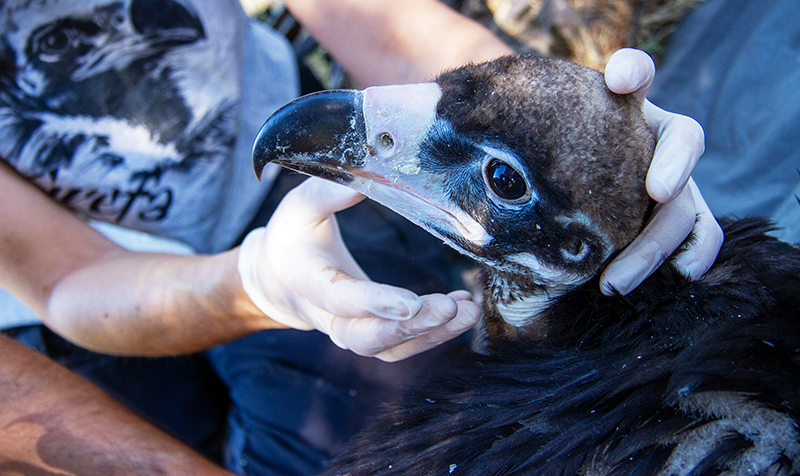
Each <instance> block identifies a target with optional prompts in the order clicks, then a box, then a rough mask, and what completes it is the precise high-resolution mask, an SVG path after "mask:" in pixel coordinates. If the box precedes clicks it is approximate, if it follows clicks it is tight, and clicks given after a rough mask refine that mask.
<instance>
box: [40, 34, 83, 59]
mask: <svg viewBox="0 0 800 476" xmlns="http://www.w3.org/2000/svg"><path fill="white" fill-rule="evenodd" d="M75 36H76V35H75V32H74V31H73V30H72V29H70V28H62V27H53V28H49V29H47V30H46V31H43V32H42V33H41V34H39V35H38V38H37V39H36V50H37V52H38V53H39V58H40V59H41V60H42V61H45V62H48V63H52V62H55V61H58V60H59V58H60V57H61V56H63V55H64V54H65V53H67V52H68V51H69V50H71V49H72V48H73V45H74V42H75Z"/></svg>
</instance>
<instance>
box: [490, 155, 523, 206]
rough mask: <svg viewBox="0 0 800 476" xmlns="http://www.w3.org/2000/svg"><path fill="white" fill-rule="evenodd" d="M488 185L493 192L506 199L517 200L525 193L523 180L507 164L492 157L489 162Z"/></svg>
mask: <svg viewBox="0 0 800 476" xmlns="http://www.w3.org/2000/svg"><path fill="white" fill-rule="evenodd" d="M488 172H489V173H488V177H489V185H490V186H491V187H492V190H493V191H494V193H496V194H497V195H498V196H500V197H501V198H504V199H506V200H517V199H518V198H522V196H523V195H525V180H524V179H523V178H522V175H521V174H520V173H519V172H517V171H516V170H514V169H513V168H511V166H509V165H508V164H506V163H504V162H501V161H499V160H497V159H493V160H492V161H491V162H490V163H489V170H488Z"/></svg>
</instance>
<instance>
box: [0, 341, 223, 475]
mask: <svg viewBox="0 0 800 476" xmlns="http://www.w3.org/2000/svg"><path fill="white" fill-rule="evenodd" d="M0 408H2V411H0V428H2V429H3V431H1V432H0V474H65V475H67V474H68V475H87V476H89V475H100V474H113V475H148V476H152V475H154V474H162V475H207V476H211V475H215V476H216V475H226V474H230V473H228V472H226V471H223V470H222V469H220V468H217V467H216V466H214V465H213V464H211V463H210V462H208V461H206V460H205V459H203V458H202V457H201V456H199V455H197V454H196V453H194V452H193V451H192V450H191V449H189V448H187V447H185V446H184V445H182V444H181V443H179V442H177V441H176V440H174V439H173V438H171V437H169V436H167V435H166V434H164V433H163V432H161V431H159V430H157V429H156V428H154V427H153V426H151V425H150V424H148V423H146V422H145V421H143V420H142V419H140V418H139V417H137V416H136V415H134V414H132V413H131V412H130V411H128V410H127V409H125V408H124V407H123V406H122V405H120V404H119V403H117V402H116V401H114V400H113V399H112V398H110V397H109V396H107V395H106V394H105V393H103V392H102V391H101V390H99V389H97V388H96V387H94V386H92V385H91V384H89V383H88V382H86V381H84V380H83V379H81V378H80V377H78V376H76V375H74V374H72V373H70V372H69V371H67V370H66V369H64V368H62V367H60V366H59V365H58V364H56V363H54V362H52V361H50V360H49V359H47V358H45V357H43V356H41V355H39V354H37V353H35V352H33V351H30V350H28V349H26V348H24V347H22V346H21V345H19V344H17V343H16V342H13V341H11V340H10V339H8V338H6V337H4V336H2V335H0Z"/></svg>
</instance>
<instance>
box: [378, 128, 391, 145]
mask: <svg viewBox="0 0 800 476" xmlns="http://www.w3.org/2000/svg"><path fill="white" fill-rule="evenodd" d="M378 143H379V144H380V145H381V147H383V148H384V149H391V148H392V147H394V137H392V135H391V134H389V133H388V132H381V133H380V134H379V135H378Z"/></svg>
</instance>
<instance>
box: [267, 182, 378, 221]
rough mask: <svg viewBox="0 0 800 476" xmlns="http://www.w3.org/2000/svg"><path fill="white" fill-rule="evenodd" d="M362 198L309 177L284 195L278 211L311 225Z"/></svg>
mask: <svg viewBox="0 0 800 476" xmlns="http://www.w3.org/2000/svg"><path fill="white" fill-rule="evenodd" d="M364 198H365V197H364V195H361V194H360V193H358V192H355V191H353V190H351V189H349V188H347V187H345V186H344V185H339V184H336V183H333V182H329V181H327V180H323V179H320V178H317V177H309V178H308V179H306V180H304V181H303V182H302V183H301V184H300V185H298V186H297V187H295V188H294V189H292V190H291V191H289V193H287V194H286V196H285V197H284V198H283V200H281V203H280V205H279V206H278V209H283V210H284V211H285V212H289V213H291V214H293V215H297V217H298V218H299V219H300V220H302V221H303V222H306V223H309V224H313V223H315V222H316V221H320V220H325V219H327V218H328V217H329V216H330V215H333V214H334V213H336V212H339V211H342V210H344V209H346V208H349V207H352V206H353V205H355V204H357V203H358V202H360V201H362V200H364ZM277 212H278V210H276V213H277Z"/></svg>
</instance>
